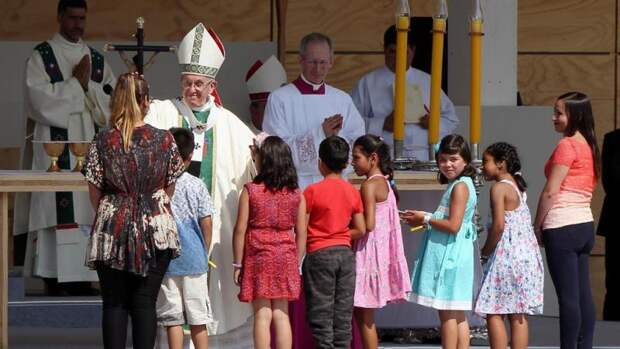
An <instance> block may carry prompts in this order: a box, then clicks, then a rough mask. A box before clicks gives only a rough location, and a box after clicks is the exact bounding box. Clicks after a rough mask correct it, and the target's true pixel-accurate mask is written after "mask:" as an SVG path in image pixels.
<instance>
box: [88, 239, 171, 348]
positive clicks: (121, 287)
mask: <svg viewBox="0 0 620 349" xmlns="http://www.w3.org/2000/svg"><path fill="white" fill-rule="evenodd" d="M170 257H171V252H170V250H164V251H157V252H156V254H155V258H156V265H155V267H151V268H150V269H149V272H148V274H147V276H146V277H141V276H139V275H136V274H132V273H129V272H126V271H121V270H117V269H112V268H109V267H107V266H105V265H103V264H99V265H97V275H98V276H99V283H100V284H101V298H102V299H103V320H102V324H101V325H102V327H103V346H104V348H106V349H117V348H118V349H121V348H122V349H124V348H125V343H126V341H127V316H128V315H131V333H132V338H133V347H134V348H135V349H153V346H154V345H155V335H156V333H157V314H156V310H155V303H156V301H157V294H158V293H159V288H160V287H161V282H162V279H163V277H164V274H165V273H166V271H167V270H168V264H169V263H170Z"/></svg>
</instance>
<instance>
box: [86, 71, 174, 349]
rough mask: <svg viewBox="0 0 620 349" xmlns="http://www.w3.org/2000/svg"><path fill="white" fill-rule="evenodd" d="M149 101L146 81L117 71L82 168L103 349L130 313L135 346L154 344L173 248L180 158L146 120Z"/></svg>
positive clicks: (118, 340) (119, 341) (121, 339)
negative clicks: (91, 218)
mask: <svg viewBox="0 0 620 349" xmlns="http://www.w3.org/2000/svg"><path fill="white" fill-rule="evenodd" d="M148 106H149V88H148V84H147V82H146V81H145V80H144V79H143V78H142V77H141V76H139V75H136V74H123V75H121V76H120V78H119V79H118V83H117V84H116V88H115V90H114V93H113V96H112V104H111V108H112V114H111V116H110V127H109V128H107V129H105V130H102V131H101V132H99V134H98V135H97V136H96V137H95V140H94V141H93V144H92V145H91V147H90V150H89V153H88V156H87V160H86V166H85V171H84V174H85V176H86V179H87V180H88V183H89V192H90V198H91V203H92V205H93V208H94V209H95V211H96V217H95V222H94V224H93V230H92V232H91V236H90V241H89V246H88V251H87V253H86V263H87V265H88V266H90V267H91V268H94V269H96V270H97V274H98V276H99V281H100V283H101V296H102V298H103V321H102V327H103V343H104V347H105V348H125V341H126V337H127V320H128V316H129V315H131V325H132V337H133V347H134V348H137V349H140V348H149V349H151V348H153V345H154V342H155V333H156V327H157V323H156V319H157V318H156V311H155V302H156V300H157V294H158V292H159V288H160V286H161V282H162V278H163V276H164V274H165V272H166V270H167V268H168V264H169V263H170V259H172V258H174V257H176V256H177V255H178V254H179V241H178V236H177V231H176V226H175V224H174V220H173V218H172V215H171V212H170V197H171V196H172V193H173V192H174V183H175V181H176V179H177V177H178V176H180V175H181V173H182V172H183V161H182V159H181V157H180V155H179V152H178V150H177V147H176V144H175V142H174V138H173V137H172V135H171V134H170V133H169V132H168V131H164V130H159V129H156V128H154V127H151V126H149V125H147V124H145V123H144V121H143V119H144V116H145V115H146V112H147V110H148Z"/></svg>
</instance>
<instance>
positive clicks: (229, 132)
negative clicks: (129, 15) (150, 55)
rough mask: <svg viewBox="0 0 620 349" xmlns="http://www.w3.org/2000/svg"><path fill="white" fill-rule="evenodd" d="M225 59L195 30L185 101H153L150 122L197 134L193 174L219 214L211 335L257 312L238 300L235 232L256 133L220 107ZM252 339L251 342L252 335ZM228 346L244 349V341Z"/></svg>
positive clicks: (184, 66) (186, 55) (187, 52)
mask: <svg viewBox="0 0 620 349" xmlns="http://www.w3.org/2000/svg"><path fill="white" fill-rule="evenodd" d="M224 58H225V51H224V45H223V44H222V42H221V41H220V39H219V38H218V36H217V34H216V33H215V32H214V31H213V30H212V29H210V28H209V29H207V28H206V27H205V26H204V25H203V24H202V23H200V24H198V25H197V26H195V27H194V28H193V29H192V30H191V31H190V32H189V33H188V34H187V35H186V36H185V37H184V38H183V41H181V44H180V45H179V49H178V59H179V64H180V68H181V73H182V75H181V86H182V96H181V97H179V98H175V99H168V100H154V101H153V102H152V103H151V105H150V108H149V113H148V114H147V116H146V118H145V122H146V123H148V124H150V125H153V126H155V127H158V128H161V129H169V128H171V127H185V128H190V129H191V130H192V131H193V133H194V138H195V142H196V144H195V150H194V157H193V158H192V162H191V163H190V166H189V168H188V172H189V173H191V174H193V175H195V176H196V177H199V178H200V179H202V180H203V181H204V182H205V184H206V185H207V188H208V189H209V192H210V194H211V198H212V199H213V204H214V207H215V209H216V211H217V213H216V214H215V215H214V216H213V239H212V245H211V246H212V250H211V251H210V253H209V257H210V259H211V260H212V261H214V262H215V264H217V268H212V269H211V270H210V276H209V278H210V279H209V295H210V299H211V306H212V311H213V318H214V320H215V322H216V323H214V324H210V326H209V335H220V334H223V333H227V332H229V331H231V330H234V329H237V328H239V327H240V326H242V325H244V324H245V325H246V326H245V327H247V320H248V318H250V316H251V314H252V308H251V307H250V306H249V305H248V304H246V303H241V302H240V301H239V300H238V298H237V294H238V293H239V289H238V287H237V286H236V285H235V284H234V283H233V266H232V261H233V258H232V233H233V228H234V225H235V221H236V218H237V208H238V201H239V195H240V194H241V190H242V188H243V185H244V184H245V183H247V182H249V181H251V179H252V175H253V174H254V172H255V170H254V165H253V163H252V159H251V155H250V145H251V144H252V140H253V138H254V134H253V133H252V131H250V129H249V128H248V127H247V126H246V125H245V124H244V123H243V122H242V121H241V120H239V118H237V116H235V115H234V114H233V113H231V112H230V111H228V110H227V109H225V108H224V107H222V106H221V105H220V102H219V98H218V97H217V95H216V86H217V82H216V80H215V77H216V75H217V73H218V71H219V69H220V66H221V65H222V63H223V62H224ZM181 253H183V252H181ZM233 332H234V331H233ZM249 333H251V328H250V332H249ZM215 337H220V336H215ZM244 339H245V338H244ZM248 340H249V341H250V343H251V334H250V338H249V339H248ZM209 342H210V343H209V347H211V348H215V347H221V345H217V340H215V341H214V338H212V337H210V339H209ZM228 344H230V346H231V347H238V348H241V347H242V345H241V343H240V342H239V341H231V343H228ZM235 345H236V346H235Z"/></svg>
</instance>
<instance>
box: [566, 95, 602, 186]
mask: <svg viewBox="0 0 620 349" xmlns="http://www.w3.org/2000/svg"><path fill="white" fill-rule="evenodd" d="M558 100H559V101H562V102H564V111H565V112H566V115H567V116H568V125H567V126H566V130H565V131H564V134H565V135H566V136H569V137H570V136H573V135H575V132H577V131H579V133H581V135H582V136H583V138H585V139H586V142H588V145H589V146H590V149H591V150H592V158H593V159H594V175H595V176H596V178H597V179H598V178H599V176H600V174H601V154H600V151H599V149H598V143H597V142H596V134H595V133H594V115H593V113H592V103H591V102H590V98H589V97H588V96H587V95H586V94H585V93H581V92H567V93H565V94H563V95H561V96H560V97H558Z"/></svg>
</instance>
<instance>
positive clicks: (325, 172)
mask: <svg viewBox="0 0 620 349" xmlns="http://www.w3.org/2000/svg"><path fill="white" fill-rule="evenodd" d="M348 160H349V144H347V142H346V141H345V140H344V139H342V138H340V137H338V136H331V137H328V138H326V139H324V140H323V141H322V142H321V144H320V146H319V171H320V172H321V175H322V176H323V178H324V179H323V180H322V181H320V182H318V183H316V184H312V185H310V186H309V187H308V188H306V190H305V191H304V197H305V199H306V207H307V208H306V211H307V213H308V219H307V221H308V230H307V231H308V236H307V242H306V250H307V254H306V258H305V259H304V263H303V277H304V290H305V296H306V312H307V317H308V322H309V323H310V327H311V328H312V334H313V337H314V339H315V341H316V347H317V348H349V344H350V343H351V317H352V315H353V293H354V291H355V255H354V254H353V251H352V250H351V238H352V237H353V238H359V237H361V236H362V235H363V234H364V233H365V231H366V226H365V223H364V215H363V205H362V199H361V197H360V194H359V191H357V190H356V189H355V188H354V187H353V186H352V185H351V184H350V183H349V182H347V181H346V180H344V179H342V176H341V173H342V171H343V170H344V169H345V168H346V167H347V162H348Z"/></svg>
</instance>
